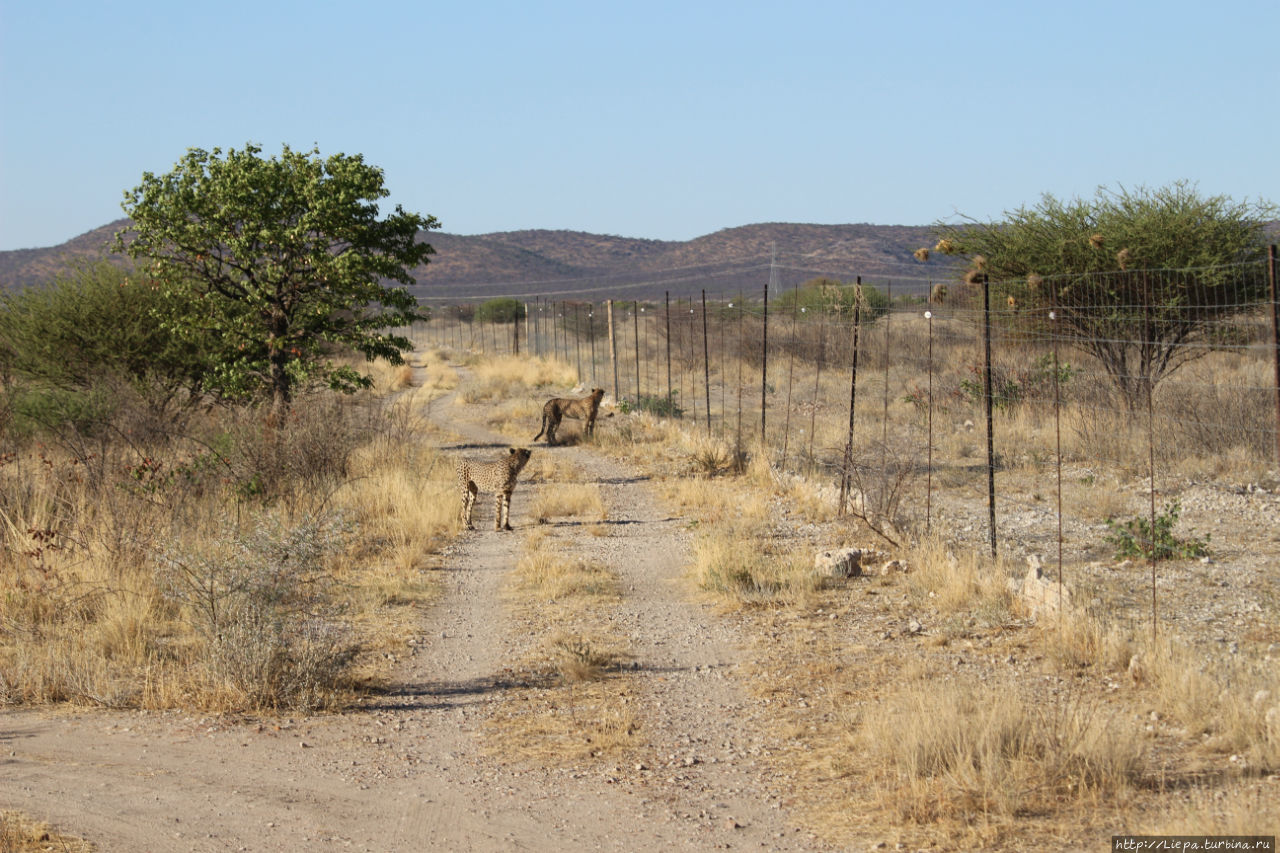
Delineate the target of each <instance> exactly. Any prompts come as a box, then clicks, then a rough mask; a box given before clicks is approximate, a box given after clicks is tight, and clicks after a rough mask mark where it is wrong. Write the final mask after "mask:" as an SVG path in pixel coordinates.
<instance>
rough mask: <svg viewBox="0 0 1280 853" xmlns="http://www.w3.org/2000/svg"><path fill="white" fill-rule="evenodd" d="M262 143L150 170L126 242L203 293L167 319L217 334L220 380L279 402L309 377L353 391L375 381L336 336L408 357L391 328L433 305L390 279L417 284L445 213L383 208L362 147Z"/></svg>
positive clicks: (164, 275) (396, 358)
mask: <svg viewBox="0 0 1280 853" xmlns="http://www.w3.org/2000/svg"><path fill="white" fill-rule="evenodd" d="M261 152H262V149H261V147H260V146H257V145H254V144H252V143H250V144H246V145H245V147H244V149H243V150H240V151H236V150H234V149H232V150H229V151H227V152H226V153H225V155H224V154H223V152H222V150H221V149H218V148H215V149H213V151H212V152H209V151H204V150H201V149H198V148H192V149H189V150H188V151H187V154H186V156H185V157H184V158H183V159H182V160H181V161H179V162H178V164H177V165H176V166H175V167H174V169H173V170H172V171H171V172H169V173H168V174H165V175H155V174H152V173H150V172H147V173H144V174H143V176H142V183H141V184H139V185H138V186H137V187H135V188H134V189H132V190H129V191H126V192H125V200H124V202H123V203H122V205H121V206H122V207H123V208H124V211H125V213H127V214H128V215H129V217H130V218H131V219H132V220H133V222H132V226H131V228H129V229H126V230H124V231H121V232H120V233H118V234H117V235H116V249H117V250H120V249H127V251H128V252H129V254H130V255H132V256H134V257H135V258H146V259H148V260H150V262H151V264H150V269H149V272H150V274H151V275H152V276H154V277H155V278H156V279H157V280H158V281H160V282H162V283H163V286H164V287H165V288H167V289H169V291H170V292H171V293H173V294H175V295H183V296H186V297H190V296H194V297H195V298H194V299H190V298H184V299H181V300H177V304H181V305H187V306H190V309H189V310H186V311H180V312H178V313H176V314H173V315H170V316H167V317H161V318H158V320H159V321H160V322H162V323H165V324H166V325H169V326H171V329H172V331H173V332H174V333H176V334H178V335H180V336H183V335H196V334H198V335H199V336H201V337H202V338H205V339H207V337H208V335H209V333H210V332H213V333H214V335H215V336H216V339H217V340H219V341H220V342H221V351H220V353H218V356H219V357H218V359H217V360H216V361H217V365H218V366H217V373H218V377H217V378H218V384H219V390H221V391H222V393H224V394H227V395H229V396H236V395H241V396H247V395H253V394H257V393H266V394H269V395H270V397H271V400H272V406H273V410H276V411H280V410H282V409H284V408H287V407H288V405H289V403H290V400H291V398H292V393H293V389H294V387H295V385H296V383H297V382H299V381H300V380H302V379H304V378H307V377H312V376H318V377H320V378H322V379H324V380H326V381H327V382H328V383H329V385H330V386H331V387H333V388H335V389H338V390H344V391H350V390H354V389H355V388H358V387H364V386H367V385H368V384H369V381H370V380H369V379H368V378H367V377H366V376H363V375H362V374H360V373H359V372H357V371H355V370H352V369H351V368H348V367H343V366H338V365H335V364H334V363H333V362H332V361H331V360H330V357H331V355H332V352H333V350H334V348H335V346H336V347H339V348H349V349H352V350H355V351H357V352H360V353H362V354H364V355H365V357H367V358H368V359H370V360H372V359H374V358H378V357H381V358H385V359H387V360H389V361H391V362H392V363H393V364H399V363H400V362H401V361H402V357H401V353H402V352H404V351H406V350H409V349H411V348H412V344H411V343H410V342H409V340H408V339H407V338H405V337H403V336H399V335H395V334H391V333H389V332H388V331H387V330H388V329H395V328H398V327H402V326H407V325H409V324H411V323H412V322H413V321H414V320H416V319H419V318H420V317H421V316H422V315H421V314H420V313H419V311H418V304H417V300H415V299H414V297H413V296H411V295H410V294H409V293H408V291H407V290H405V288H404V287H393V286H388V285H385V284H384V283H383V282H384V281H386V280H391V281H396V282H399V283H400V284H401V285H409V284H412V283H413V280H414V279H413V277H412V275H411V270H412V269H413V268H414V267H415V266H418V265H419V264H423V263H426V262H427V258H428V256H429V255H431V254H434V250H433V249H432V248H431V246H430V245H429V244H427V243H424V242H419V241H418V240H417V235H418V232H419V231H420V230H429V229H432V228H438V227H439V223H438V222H437V221H436V219H435V217H432V216H420V215H418V214H413V213H406V212H405V211H404V210H403V209H401V207H400V206H398V205H397V206H396V208H395V211H394V213H392V214H391V215H390V216H388V217H386V218H385V219H379V218H378V205H377V199H380V198H383V197H385V196H387V195H388V194H389V193H388V190H386V189H385V188H384V186H383V180H382V170H381V169H378V168H376V167H373V166H369V165H366V164H365V162H364V160H363V158H362V157H361V156H360V155H353V156H349V155H345V154H335V155H333V156H331V157H328V158H322V157H321V156H320V153H319V151H317V150H315V149H313V150H311V151H309V152H302V151H293V150H291V149H290V148H289V146H287V145H286V146H284V150H283V152H282V153H281V155H280V156H279V157H271V158H263V157H261V156H260V155H261ZM129 236H132V237H133V239H132V240H131V241H130V240H129V239H127V238H128V237H129Z"/></svg>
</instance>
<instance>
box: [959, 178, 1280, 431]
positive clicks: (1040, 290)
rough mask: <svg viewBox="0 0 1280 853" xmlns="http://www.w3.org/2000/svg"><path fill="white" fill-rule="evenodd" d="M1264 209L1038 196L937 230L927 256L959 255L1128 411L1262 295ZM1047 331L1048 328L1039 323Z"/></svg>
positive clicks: (1182, 190) (1165, 196)
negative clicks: (1086, 366) (1088, 360)
mask: <svg viewBox="0 0 1280 853" xmlns="http://www.w3.org/2000/svg"><path fill="white" fill-rule="evenodd" d="M1274 212H1275V210H1274V208H1273V207H1272V206H1271V205H1269V204H1264V203H1262V202H1259V203H1257V204H1249V203H1239V202H1235V201H1232V200H1231V199H1229V198H1227V197H1226V196H1210V197H1203V196H1201V195H1200V194H1199V193H1198V192H1197V191H1196V189H1195V187H1194V186H1193V185H1191V184H1188V183H1186V182H1178V183H1174V184H1171V185H1169V186H1167V187H1162V188H1160V189H1156V190H1148V189H1145V188H1142V189H1138V190H1136V191H1133V192H1130V191H1128V190H1125V189H1123V188H1122V189H1120V190H1119V191H1110V190H1107V189H1106V188H1100V189H1099V190H1098V192H1097V194H1096V195H1095V197H1094V198H1093V199H1092V200H1082V199H1073V200H1071V201H1067V202H1063V201H1060V200H1059V199H1057V198H1055V197H1053V196H1052V195H1047V194H1046V195H1044V196H1043V197H1042V198H1041V200H1040V203H1039V204H1038V205H1036V206H1035V207H1032V208H1027V207H1021V208H1018V209H1017V210H1015V211H1012V212H1007V211H1006V213H1005V217H1006V218H1005V221H1003V222H998V223H993V224H979V223H971V224H968V225H964V226H960V227H946V226H939V227H938V228H937V229H935V230H936V231H937V234H938V236H939V237H940V239H939V241H938V246H937V248H938V250H940V251H943V252H946V253H948V254H958V255H965V256H968V257H969V258H970V260H971V262H972V264H973V267H974V269H980V270H981V271H983V272H986V273H987V274H988V275H989V277H990V279H991V280H992V282H993V287H1000V288H1002V289H1003V290H1007V291H1008V293H1007V294H1004V293H1002V294H1001V295H1002V296H1005V295H1007V296H1009V297H1012V300H1013V302H1012V304H1015V305H1017V306H1019V307H1020V308H1026V309H1032V310H1034V311H1036V312H1037V313H1038V314H1039V316H1042V317H1046V318H1047V314H1048V310H1049V309H1051V308H1052V309H1056V316H1057V318H1058V319H1057V321H1056V323H1055V325H1054V333H1055V334H1057V335H1060V336H1061V337H1062V338H1064V339H1066V340H1068V341H1069V342H1071V343H1072V344H1074V345H1075V346H1077V347H1078V348H1080V349H1082V350H1084V351H1086V352H1089V353H1090V354H1092V355H1094V356H1095V357H1096V358H1097V359H1098V360H1099V362H1100V363H1101V364H1102V366H1103V369H1104V370H1106V372H1107V373H1108V375H1110V376H1111V378H1112V380H1113V381H1114V382H1115V384H1116V387H1117V388H1118V389H1119V391H1120V393H1121V396H1122V397H1123V398H1124V400H1125V402H1126V403H1127V405H1128V406H1129V407H1130V408H1136V407H1137V406H1139V405H1140V404H1141V403H1142V401H1143V400H1145V399H1146V393H1147V391H1148V390H1149V389H1151V388H1154V387H1155V385H1156V383H1157V382H1159V381H1160V379H1161V378H1163V377H1164V376H1167V375H1168V374H1169V373H1171V372H1173V371H1174V370H1176V369H1177V368H1178V367H1179V366H1180V365H1181V364H1183V363H1185V362H1186V361H1188V360H1190V359H1192V358H1194V357H1196V356H1198V355H1201V354H1203V353H1204V352H1205V351H1206V350H1205V349H1204V348H1202V347H1198V346H1194V344H1195V343H1197V342H1198V341H1200V340H1202V339H1203V338H1204V337H1205V335H1206V333H1207V332H1209V331H1210V330H1211V329H1212V327H1213V326H1214V325H1215V324H1217V323H1219V322H1220V321H1222V320H1223V319H1225V318H1226V317H1228V316H1230V315H1231V314H1233V313H1234V312H1236V311H1238V310H1239V309H1240V306H1241V305H1242V303H1248V302H1253V301H1257V300H1258V299H1261V298H1263V297H1264V295H1265V293H1266V280H1265V278H1264V277H1263V275H1262V267H1261V264H1260V263H1257V262H1260V261H1261V260H1262V259H1263V258H1264V257H1265V243H1266V240H1265V233H1264V230H1263V227H1264V224H1265V221H1266V219H1267V217H1268V216H1270V215H1272V214H1274ZM1046 322H1048V321H1047V319H1046Z"/></svg>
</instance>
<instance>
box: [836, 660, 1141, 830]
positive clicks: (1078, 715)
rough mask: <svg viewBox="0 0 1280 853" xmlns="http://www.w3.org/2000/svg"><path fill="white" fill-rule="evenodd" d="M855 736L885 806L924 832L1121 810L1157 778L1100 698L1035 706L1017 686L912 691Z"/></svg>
mask: <svg viewBox="0 0 1280 853" xmlns="http://www.w3.org/2000/svg"><path fill="white" fill-rule="evenodd" d="M850 736H851V738H852V741H853V742H854V743H856V744H857V745H858V746H859V747H860V749H861V750H863V751H864V754H865V755H866V756H867V758H868V759H869V760H870V762H871V767H872V768H874V770H873V774H874V776H875V777H876V778H877V780H878V781H877V783H876V784H877V793H878V797H877V799H878V801H879V803H880V806H881V807H882V808H884V809H885V810H886V811H889V812H890V813H892V814H895V815H896V816H897V817H898V818H899V819H901V820H905V821H909V822H912V823H919V824H929V823H935V822H939V821H948V822H950V821H960V822H965V823H979V822H984V821H999V822H1011V821H1013V820H1014V819H1016V818H1017V817H1019V816H1021V815H1025V814H1036V813H1044V812H1046V811H1049V812H1054V811H1059V810H1063V809H1064V808H1066V809H1071V808H1089V807H1092V806H1094V805H1096V804H1098V803H1099V802H1107V803H1109V804H1111V805H1115V804H1116V803H1117V802H1118V801H1122V800H1123V799H1124V798H1125V797H1127V796H1129V795H1131V794H1132V792H1133V791H1134V789H1135V787H1136V786H1137V785H1139V784H1140V783H1141V782H1142V781H1143V779H1144V777H1145V776H1146V775H1147V774H1148V773H1149V767H1148V764H1147V760H1146V758H1145V757H1144V754H1143V747H1142V744H1141V742H1140V741H1139V740H1138V739H1136V738H1135V737H1134V736H1133V733H1132V732H1131V731H1129V730H1128V728H1127V727H1126V726H1125V725H1123V724H1122V723H1121V721H1119V720H1118V719H1116V718H1115V717H1114V716H1113V715H1112V714H1111V713H1110V712H1108V711H1107V710H1106V709H1105V708H1104V707H1103V706H1102V705H1101V704H1100V703H1098V702H1097V701H1096V700H1086V699H1083V698H1080V697H1077V696H1069V695H1068V696H1065V697H1062V698H1055V699H1054V701H1053V702H1052V703H1050V704H1044V703H1039V702H1035V703H1033V702H1029V701H1028V700H1026V699H1024V698H1023V697H1022V696H1021V695H1020V694H1019V692H1018V690H1017V689H1016V686H1015V685H1012V684H1004V685H978V684H972V683H970V684H965V683H946V684H931V685H918V686H912V687H907V688H904V689H902V690H901V691H899V692H895V693H892V694H890V695H889V696H887V697H885V699H884V700H883V701H881V702H879V703H877V704H876V705H875V706H873V707H872V708H870V709H869V710H868V711H867V712H866V713H865V714H863V715H861V716H860V717H859V719H858V720H857V722H856V724H855V726H854V728H853V729H852V731H851V733H850ZM851 758H852V757H851ZM855 760H856V759H855Z"/></svg>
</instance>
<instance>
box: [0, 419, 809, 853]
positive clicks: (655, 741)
mask: <svg viewBox="0 0 1280 853" xmlns="http://www.w3.org/2000/svg"><path fill="white" fill-rule="evenodd" d="M433 408H434V410H435V411H436V412H447V413H448V414H449V416H450V423H449V426H450V428H451V429H453V430H455V431H457V432H459V433H461V434H462V435H463V436H465V439H466V443H467V444H470V445H481V446H483V445H487V444H492V445H493V446H494V447H497V446H499V445H501V446H505V444H506V442H504V441H502V440H501V439H500V438H499V437H498V436H495V435H492V434H490V433H488V432H486V431H485V430H484V429H483V428H482V427H479V426H476V425H474V424H470V423H468V422H466V421H465V418H466V417H467V414H468V413H467V410H466V408H465V407H458V406H448V405H442V404H441V403H437V404H436V405H435V406H434V407H433ZM459 418H462V419H463V420H462V421H459V420H458V419H459ZM535 452H538V453H554V454H559V455H560V458H562V459H564V460H565V461H566V462H568V463H570V464H571V465H572V466H573V467H574V468H575V469H576V470H579V471H582V472H586V473H585V477H586V478H589V479H592V480H594V481H595V482H597V483H599V484H600V488H601V492H602V496H603V497H604V500H605V503H606V507H607V517H608V523H607V525H606V527H607V534H606V535H603V536H601V535H589V534H588V533H587V532H585V531H581V530H575V529H573V528H572V527H571V526H569V527H566V528H565V529H564V530H561V531H558V533H557V535H561V534H563V535H567V536H570V537H572V540H573V543H574V545H575V547H579V548H581V549H582V550H583V552H585V553H589V554H591V555H592V556H593V559H597V560H600V561H602V562H604V563H606V564H607V565H609V566H611V567H612V568H613V569H614V570H615V571H617V572H618V573H619V576H620V585H621V589H622V591H623V596H622V602H621V604H620V605H619V606H618V607H617V608H616V609H615V610H614V611H612V616H611V618H612V620H613V625H612V628H613V630H614V631H615V632H616V633H618V634H621V635H625V636H626V637H627V638H628V642H629V643H630V652H631V653H632V654H633V655H634V664H635V670H634V671H633V672H631V673H629V674H628V676H627V677H628V678H629V679H631V680H632V683H633V684H634V686H635V689H636V690H637V691H639V692H640V693H641V694H643V696H644V702H643V703H642V704H643V706H644V707H645V708H646V709H650V711H649V712H648V713H650V714H651V715H652V717H651V718H649V719H646V720H644V727H645V731H646V738H647V740H646V746H645V751H646V752H645V754H646V756H647V757H645V758H642V759H640V760H634V761H628V762H627V763H625V764H622V765H621V766H612V765H605V766H600V765H598V764H587V765H583V766H570V767H557V768H550V769H548V768H544V767H540V766H533V765H530V764H527V763H522V762H519V761H514V760H506V759H505V758H504V757H502V756H494V755H492V754H491V753H490V752H489V751H487V750H486V749H485V742H484V734H485V730H484V721H485V720H486V719H487V718H488V716H489V715H490V714H491V713H492V712H493V710H494V708H496V707H498V706H499V705H500V703H503V702H506V701H510V700H511V699H512V698H513V696H514V694H515V693H516V692H518V691H519V690H521V689H524V688H522V687H521V686H520V685H519V684H516V683H513V682H512V681H511V679H510V677H509V670H508V669H507V664H508V663H509V661H511V660H512V659H513V657H515V656H517V655H519V654H520V653H521V651H522V650H523V649H526V648H527V647H528V646H529V644H530V643H531V642H533V641H534V640H535V639H536V638H530V637H528V636H521V635H520V632H519V630H518V628H517V626H516V625H514V624H513V622H512V621H511V619H510V617H509V616H508V615H507V612H506V610H504V607H503V605H502V604H501V602H500V600H499V589H500V585H501V583H502V579H503V576H504V574H505V573H506V572H508V571H509V570H510V569H511V568H512V567H513V566H514V565H515V562H516V560H517V558H518V557H519V555H520V553H521V549H522V547H523V546H522V543H523V540H524V538H525V537H526V536H528V535H529V534H530V532H531V531H532V530H533V529H535V521H534V519H532V518H531V517H530V516H529V515H528V511H527V508H528V507H529V505H530V500H531V498H532V496H533V495H534V494H535V493H536V490H537V489H538V488H540V487H541V486H540V484H538V483H528V484H522V485H521V487H520V488H519V489H518V490H517V492H516V497H515V500H514V502H513V509H512V523H513V525H514V526H515V527H516V528H517V529H516V532H514V533H507V534H500V533H495V532H493V531H492V530H491V529H486V528H487V527H491V523H492V516H491V515H490V513H491V512H492V507H491V501H489V500H488V499H487V498H488V496H482V500H481V502H480V506H479V508H478V510H477V513H478V517H477V528H478V529H477V531H476V532H473V533H468V534H466V535H465V536H464V537H463V538H462V540H460V541H459V542H458V543H457V545H456V546H455V548H454V549H453V551H452V552H451V553H450V555H449V559H448V562H447V564H446V566H445V570H444V578H445V591H444V595H443V598H442V600H441V601H440V602H439V603H438V604H437V605H436V606H434V607H433V608H432V609H431V610H430V612H428V613H426V614H425V616H424V622H423V624H422V625H421V626H420V628H419V630H418V632H417V636H415V637H413V638H412V639H413V640H414V647H415V648H416V649H417V650H418V651H417V653H416V654H414V655H413V656H411V657H409V658H408V659H407V660H406V661H405V662H404V663H403V665H402V668H401V669H400V671H399V674H398V681H397V685H396V687H395V688H394V689H393V690H392V691H391V692H389V693H387V694H384V695H380V696H375V697H371V699H370V700H369V701H368V702H367V703H366V704H365V705H364V706H363V707H361V708H358V709H355V710H352V711H349V712H346V713H342V714H337V715H332V716H323V717H316V718H307V719H296V720H268V721H263V722H260V723H258V722H255V723H249V724H241V723H237V722H228V721H225V720H222V719H218V718H202V717H199V716H193V715H189V714H181V713H110V712H96V711H95V712H85V711H26V710H24V711H7V712H5V713H3V715H0V807H3V808H15V809H19V810H22V811H24V812H26V813H28V814H29V815H31V816H33V817H36V818H39V819H44V820H48V821H50V822H51V823H53V824H54V825H55V826H57V827H58V828H60V829H63V830H65V831H68V832H71V833H74V834H78V835H80V836H83V837H85V838H87V839H89V840H91V841H93V842H94V843H96V844H98V845H99V846H100V849H102V850H104V851H167V850H192V851H220V850H253V851H258V850H290V851H292V850H370V851H398V850H450V851H453V850H458V851H467V850H470V851H489V850H493V851H497V850H504V851H505V850H528V851H562V850H626V851H638V853H644V851H655V853H656V851H670V850H712V849H726V848H731V849H737V850H742V849H756V850H781V851H786V850H792V851H798V850H818V849H825V848H822V847H821V846H820V845H819V844H818V843H817V842H816V841H814V840H812V839H811V838H810V837H809V835H808V834H807V833H805V832H803V831H799V830H796V829H795V828H794V827H792V826H790V825H788V814H787V810H786V808H785V807H784V805H783V803H782V802H781V801H780V800H779V799H778V796H779V793H780V792H784V791H785V790H786V780H785V779H779V778H776V777H775V776H774V773H775V771H774V770H773V769H772V768H771V766H770V762H769V758H768V753H769V750H770V738H769V737H768V733H767V729H766V727H765V726H764V725H763V722H762V721H761V720H760V718H759V717H758V709H757V706H756V704H755V702H754V701H753V700H751V699H750V698H749V697H747V696H746V695H745V694H743V693H742V692H741V691H740V689H739V687H738V685H737V683H736V680H735V678H734V673H735V667H736V666H738V665H739V664H740V663H742V662H743V661H742V655H743V652H742V651H740V647H739V645H738V642H737V639H738V638H736V637H735V636H734V634H733V629H732V626H731V625H729V624H728V623H726V622H725V620H723V619H720V618H718V617H716V616H715V615H713V614H712V613H711V612H709V611H708V610H706V609H704V608H703V607H702V606H700V605H698V604H694V603H690V601H689V600H688V596H687V595H685V594H684V592H683V591H682V588H681V587H680V585H679V584H677V583H676V582H675V580H676V578H677V577H678V575H679V573H680V571H681V567H682V565H683V564H684V562H685V560H686V555H687V549H688V547H689V542H688V541H687V533H686V526H685V524H684V523H683V522H682V520H681V519H679V518H674V517H671V515H670V514H669V513H668V512H666V511H665V510H663V509H662V508H660V506H659V505H658V503H657V502H656V501H655V499H654V496H653V494H652V488H651V485H650V484H649V483H648V482H647V481H646V480H645V479H644V478H643V477H642V476H641V475H639V474H638V473H637V472H634V471H630V470H626V469H624V468H623V467H622V466H620V465H618V464H616V463H615V462H613V461H612V460H609V459H607V458H604V457H603V456H601V455H600V454H598V453H597V452H595V451H593V450H592V449H591V448H589V447H558V448H548V449H544V448H541V447H539V448H538V449H537V450H536V451H535ZM526 633H527V632H526Z"/></svg>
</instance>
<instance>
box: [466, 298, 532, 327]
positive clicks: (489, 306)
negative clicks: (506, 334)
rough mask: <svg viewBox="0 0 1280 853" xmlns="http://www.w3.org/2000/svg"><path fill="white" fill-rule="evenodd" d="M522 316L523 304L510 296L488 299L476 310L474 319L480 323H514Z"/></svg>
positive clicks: (523, 313) (521, 318) (522, 317)
mask: <svg viewBox="0 0 1280 853" xmlns="http://www.w3.org/2000/svg"><path fill="white" fill-rule="evenodd" d="M524 316H525V312H524V303H523V302H521V301H520V300H518V299H514V298H512V297H510V296H500V297H498V298H497V299H490V300H489V301H488V302H484V303H481V305H480V307H479V308H478V309H476V319H477V320H478V321H480V322H481V323H515V322H517V321H519V320H523V319H524Z"/></svg>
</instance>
